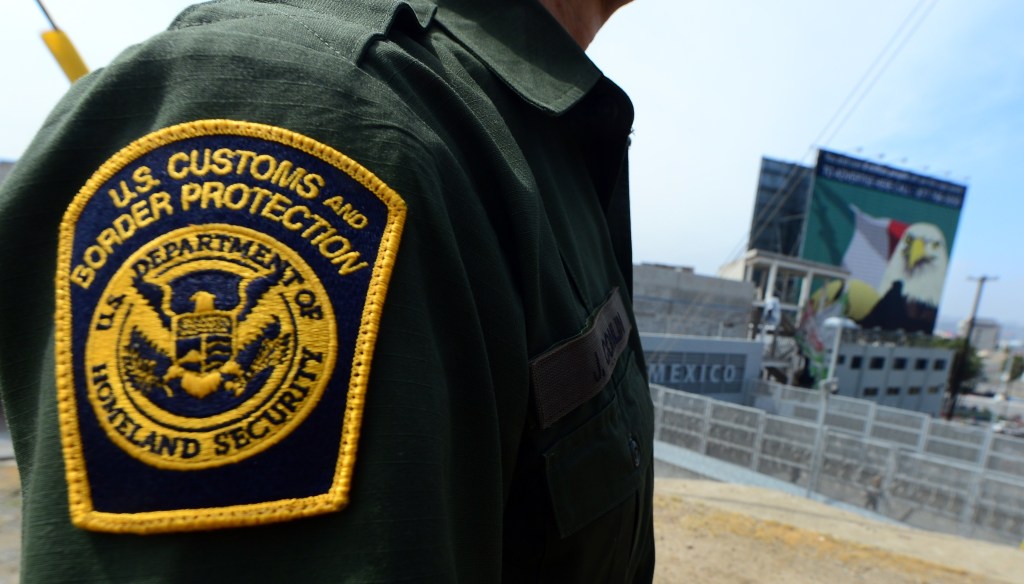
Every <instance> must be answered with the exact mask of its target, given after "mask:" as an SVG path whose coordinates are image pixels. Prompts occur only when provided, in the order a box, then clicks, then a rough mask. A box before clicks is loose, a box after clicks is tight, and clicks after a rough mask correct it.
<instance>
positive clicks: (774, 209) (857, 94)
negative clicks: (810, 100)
mask: <svg viewBox="0 0 1024 584" xmlns="http://www.w3.org/2000/svg"><path fill="white" fill-rule="evenodd" d="M937 5H938V0H919V1H918V2H917V4H915V5H914V7H913V8H912V9H911V10H910V12H909V13H908V14H907V16H906V17H905V18H904V19H903V21H902V22H900V25H899V26H898V27H897V28H896V31H895V32H894V33H893V34H892V36H890V37H889V40H888V41H887V42H886V43H885V45H884V46H883V47H882V50H881V51H879V53H878V55H877V56H876V57H875V58H874V60H873V61H872V62H871V64H870V65H869V66H868V68H867V70H866V71H865V72H864V74H863V75H862V76H861V77H860V79H858V80H857V83H856V84H854V86H853V89H851V90H850V92H849V93H848V94H847V96H846V98H845V99H844V100H843V102H842V103H841V104H840V105H839V107H838V108H837V109H836V112H835V113H834V114H833V115H832V117H831V118H830V119H829V120H828V122H827V123H826V124H825V125H824V126H823V127H822V129H821V131H820V132H819V133H818V136H817V137H816V138H815V139H814V141H813V142H812V143H811V144H810V145H809V146H808V149H807V151H806V152H805V153H804V155H803V156H802V157H801V158H800V159H799V162H798V164H797V165H794V166H793V168H792V169H791V170H790V172H789V174H788V175H787V176H786V177H785V179H783V184H782V186H780V187H779V189H778V190H777V191H776V193H775V194H774V195H772V197H770V198H769V200H768V202H767V203H766V204H765V206H764V207H763V209H766V210H767V211H765V212H762V213H761V214H760V215H762V216H763V215H765V214H766V213H767V217H766V218H764V219H763V221H761V222H760V224H759V225H758V218H759V214H757V213H755V215H754V217H753V218H752V221H751V228H752V230H751V232H750V234H749V235H748V237H747V238H746V241H741V242H740V243H739V244H738V245H737V246H736V248H735V249H734V250H733V252H732V253H731V254H730V256H729V261H731V260H735V259H738V258H739V257H740V255H742V253H743V252H744V251H745V248H746V247H747V245H746V244H747V242H750V241H753V240H755V239H757V237H758V236H760V235H761V233H762V232H763V230H764V229H766V228H767V226H768V223H770V222H771V220H772V219H774V217H775V215H776V214H777V213H778V212H779V210H780V209H781V208H782V206H783V205H784V204H785V200H786V199H787V198H788V197H789V196H790V195H791V194H792V193H793V191H794V189H795V188H796V186H797V185H798V184H799V182H798V181H795V180H793V179H795V178H796V175H797V173H799V172H800V171H801V169H800V166H801V165H803V164H806V161H807V160H808V159H809V158H810V156H811V155H812V154H813V153H814V152H815V151H816V150H817V148H818V146H819V145H827V144H828V143H829V142H831V141H832V139H833V138H835V136H836V134H838V133H839V131H840V130H841V129H842V128H843V127H844V126H845V125H846V123H847V122H848V121H849V119H850V117H851V116H852V115H853V113H854V112H855V111H856V110H857V108H858V107H859V106H860V104H861V103H863V101H864V98H865V97H867V95H868V94H869V93H870V92H871V90H872V89H873V88H874V86H875V84H876V83H877V82H878V80H879V79H881V77H882V75H883V74H884V73H885V71H886V70H887V69H888V68H889V66H890V65H891V64H892V63H893V62H894V61H895V59H896V57H897V56H898V55H899V54H900V52H902V50H903V49H904V47H906V45H907V43H908V42H909V41H910V39H911V38H912V37H913V36H914V34H915V33H916V32H917V30H918V29H919V28H920V27H921V25H922V24H923V23H924V21H925V20H926V19H927V18H928V16H929V14H931V11H932V10H933V9H934V8H935V6H937ZM755 225H758V227H756V228H755ZM754 229H756V231H755V230H754Z"/></svg>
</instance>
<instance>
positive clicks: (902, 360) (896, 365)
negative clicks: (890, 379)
mask: <svg viewBox="0 0 1024 584" xmlns="http://www.w3.org/2000/svg"><path fill="white" fill-rule="evenodd" d="M892 368H893V369H896V370H898V371H902V370H904V369H906V368H907V358H906V357H896V358H895V359H893V360H892Z"/></svg>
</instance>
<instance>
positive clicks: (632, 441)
mask: <svg viewBox="0 0 1024 584" xmlns="http://www.w3.org/2000/svg"><path fill="white" fill-rule="evenodd" d="M629 453H630V454H632V455H633V468H640V443H639V442H637V441H636V436H630V437H629Z"/></svg>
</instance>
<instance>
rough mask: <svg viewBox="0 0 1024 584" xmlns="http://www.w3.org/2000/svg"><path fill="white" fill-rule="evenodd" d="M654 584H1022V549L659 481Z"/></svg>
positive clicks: (708, 486)
mask: <svg viewBox="0 0 1024 584" xmlns="http://www.w3.org/2000/svg"><path fill="white" fill-rule="evenodd" d="M654 524H655V525H654V528H655V537H656V538H657V543H658V551H657V553H658V564H657V568H656V572H655V581H656V582H664V583H676V582H684V583H687V584H711V583H719V582H738V583H765V584H767V583H773V584H776V583H778V584H783V583H784V584H819V583H827V584H847V583H851V584H852V583H855V582H872V583H880V584H904V583H906V584H909V583H920V584H925V583H927V584H953V583H971V584H974V583H978V584H981V583H999V584H1002V583H1005V584H1021V583H1024V551H1022V550H1019V549H1016V548H1013V547H1009V546H1001V545H996V544H991V543H987V542H981V541H976V540H970V539H964V538H959V537H955V536H951V535H945V534H938V533H931V532H927V531H921V530H917V529H912V528H908V527H903V526H899V525H894V524H888V523H881V522H878V521H874V520H871V519H867V518H864V517H862V516H860V515H857V514H855V513H850V512H847V511H842V510H839V509H836V508H834V507H830V506H828V505H825V504H822V503H817V502H814V501H810V500H808V499H804V498H802V497H794V496H792V495H787V494H785V493H780V492H778V491H769V490H764V489H757V488H753V487H747V486H743V485H730V484H724V483H716V482H711V481H701V480H684V479H658V480H657V481H656V486H655V516H654Z"/></svg>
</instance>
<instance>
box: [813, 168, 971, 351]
mask: <svg viewBox="0 0 1024 584" xmlns="http://www.w3.org/2000/svg"><path fill="white" fill-rule="evenodd" d="M966 192H967V188H966V187H965V186H963V185H959V184H956V183H952V182H948V181H943V180H939V179H935V178H932V177H928V176H923V175H920V174H915V173H912V172H907V171H905V170H899V169H896V168H892V167H889V166H884V165H881V164H877V163H874V162H869V161H867V160H860V159H857V158H852V157H850V156H845V155H843V154H838V153H835V152H829V151H827V150H821V151H819V153H818V163H817V166H816V167H815V176H814V188H813V190H812V194H811V200H810V203H809V205H808V210H807V219H806V223H805V232H804V238H803V247H802V252H801V257H803V258H804V259H808V260H813V261H816V262H822V263H826V264H831V265H834V266H841V267H843V268H846V269H847V270H849V271H850V281H849V282H848V283H847V286H846V289H845V290H844V292H845V301H846V303H847V306H848V313H847V316H850V317H851V318H853V319H854V320H856V321H857V322H858V324H860V326H861V327H864V328H876V327H877V328H882V329H886V330H898V329H900V330H904V331H908V332H924V333H931V332H932V330H933V329H934V328H935V317H936V314H937V313H938V309H939V301H940V300H941V299H942V287H943V285H944V283H945V280H946V268H947V265H948V263H949V254H950V251H951V250H952V248H953V240H954V238H955V236H956V228H957V223H958V222H959V220H960V209H961V207H962V206H963V202H964V196H965V195H966Z"/></svg>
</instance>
